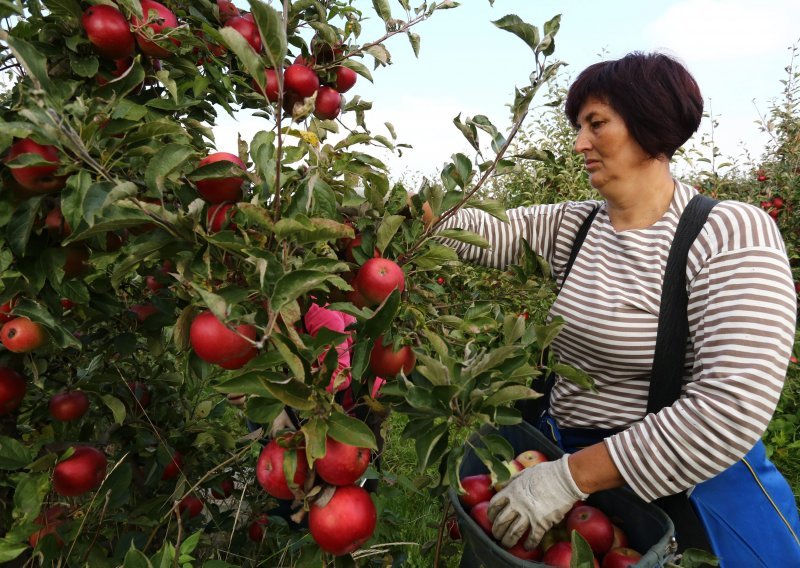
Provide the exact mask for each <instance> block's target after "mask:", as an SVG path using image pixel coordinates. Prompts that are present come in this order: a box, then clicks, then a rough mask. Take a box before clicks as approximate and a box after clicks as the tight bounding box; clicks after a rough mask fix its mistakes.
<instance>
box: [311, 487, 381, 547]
mask: <svg viewBox="0 0 800 568" xmlns="http://www.w3.org/2000/svg"><path fill="white" fill-rule="evenodd" d="M377 520H378V514H377V512H376V510H375V504H374V503H373V502H372V498H371V497H370V496H369V493H367V491H366V490H365V489H362V488H361V487H357V486H355V485H346V486H343V487H337V488H336V489H335V491H334V493H333V496H332V497H331V498H330V500H329V501H328V502H327V503H320V501H316V502H314V504H313V505H311V510H310V511H309V513H308V529H309V532H311V537H312V538H313V539H314V540H315V541H316V543H317V544H318V545H319V547H320V548H321V549H322V550H324V551H325V552H329V553H330V554H333V555H334V556H341V555H343V554H349V553H350V552H353V551H355V550H357V549H358V548H359V547H360V546H361V545H362V544H364V543H365V542H366V541H368V540H369V538H370V537H371V536H372V533H373V532H374V531H375V525H376V523H377Z"/></svg>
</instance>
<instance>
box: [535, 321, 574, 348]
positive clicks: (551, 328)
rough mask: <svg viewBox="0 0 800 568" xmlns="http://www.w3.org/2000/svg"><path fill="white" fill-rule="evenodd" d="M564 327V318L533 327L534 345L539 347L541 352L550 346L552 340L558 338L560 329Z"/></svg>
mask: <svg viewBox="0 0 800 568" xmlns="http://www.w3.org/2000/svg"><path fill="white" fill-rule="evenodd" d="M564 325H566V322H565V321H564V318H562V317H554V318H553V321H551V322H550V323H549V324H540V325H536V326H534V330H535V332H536V343H537V344H538V345H539V349H541V350H542V351H543V350H544V349H545V347H547V346H548V345H550V344H551V343H552V342H553V340H554V339H555V338H556V336H558V334H559V333H560V332H561V329H562V328H563V327H564Z"/></svg>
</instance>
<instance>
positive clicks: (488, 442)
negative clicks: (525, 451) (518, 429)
mask: <svg viewBox="0 0 800 568" xmlns="http://www.w3.org/2000/svg"><path fill="white" fill-rule="evenodd" d="M481 442H482V443H483V445H484V446H485V447H486V449H487V450H489V451H490V452H492V454H494V455H496V456H498V457H499V458H500V459H504V460H510V459H512V458H513V457H514V454H515V452H514V447H513V446H512V445H511V443H510V442H509V441H508V440H506V439H505V438H503V437H502V436H501V435H499V434H486V435H484V436H481Z"/></svg>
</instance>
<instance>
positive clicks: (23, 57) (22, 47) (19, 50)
mask: <svg viewBox="0 0 800 568" xmlns="http://www.w3.org/2000/svg"><path fill="white" fill-rule="evenodd" d="M6 42H8V45H9V47H10V48H11V49H12V50H13V51H14V52H15V55H16V56H17V61H19V63H20V64H21V65H22V66H23V67H24V68H25V71H26V72H27V73H28V75H30V76H31V78H32V79H33V80H34V82H36V83H38V86H39V87H40V88H41V89H43V90H44V91H45V92H50V91H51V90H52V84H51V83H50V77H49V75H48V74H47V58H46V57H45V56H44V55H42V54H41V53H40V52H39V51H37V50H36V48H34V47H33V45H31V44H30V43H28V42H27V41H25V40H24V39H20V38H18V37H14V36H12V35H8V36H6Z"/></svg>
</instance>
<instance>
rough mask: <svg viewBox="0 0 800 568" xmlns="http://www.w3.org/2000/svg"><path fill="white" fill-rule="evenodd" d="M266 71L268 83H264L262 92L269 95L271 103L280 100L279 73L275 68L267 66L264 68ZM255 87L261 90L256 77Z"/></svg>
mask: <svg viewBox="0 0 800 568" xmlns="http://www.w3.org/2000/svg"><path fill="white" fill-rule="evenodd" d="M264 72H265V73H266V79H267V81H266V83H265V84H264V90H263V91H261V94H262V95H264V96H265V97H267V100H268V101H269V102H271V103H274V102H275V101H277V100H278V92H279V89H278V73H277V72H276V71H275V69H272V68H269V67H268V68H266V69H265V70H264ZM252 83H253V88H254V89H256V90H259V87H258V84H257V83H256V82H255V79H254V80H253V81H252Z"/></svg>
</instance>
